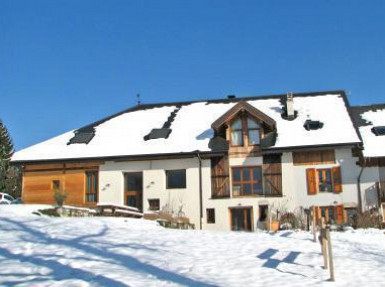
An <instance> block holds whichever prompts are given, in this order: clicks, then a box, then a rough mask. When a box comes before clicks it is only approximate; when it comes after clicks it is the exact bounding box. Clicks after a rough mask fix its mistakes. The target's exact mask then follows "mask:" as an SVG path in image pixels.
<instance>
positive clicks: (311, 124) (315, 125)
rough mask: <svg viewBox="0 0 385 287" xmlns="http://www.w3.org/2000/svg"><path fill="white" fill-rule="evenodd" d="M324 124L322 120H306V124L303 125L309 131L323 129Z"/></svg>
mask: <svg viewBox="0 0 385 287" xmlns="http://www.w3.org/2000/svg"><path fill="white" fill-rule="evenodd" d="M323 126H324V124H323V123H322V122H320V121H312V120H306V122H305V124H304V125H303V127H304V128H305V129H306V130H307V131H310V130H318V129H322V127H323Z"/></svg>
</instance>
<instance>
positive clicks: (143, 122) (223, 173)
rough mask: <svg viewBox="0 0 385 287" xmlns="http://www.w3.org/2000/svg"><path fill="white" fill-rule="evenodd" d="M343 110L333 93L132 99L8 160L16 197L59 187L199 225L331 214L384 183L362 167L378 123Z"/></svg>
mask: <svg viewBox="0 0 385 287" xmlns="http://www.w3.org/2000/svg"><path fill="white" fill-rule="evenodd" d="M358 112H359V111H358ZM353 114H354V115H356V116H357V110H355V109H351V107H350V106H349V103H348V100H347V97H346V95H345V93H344V92H343V91H329V92H318V93H298V94H290V93H289V94H286V95H275V96H264V97H249V98H236V97H234V96H229V97H228V98H226V99H221V100H210V101H196V102H179V103H165V104H151V105H147V104H146V105H138V106H135V107H132V108H130V109H128V110H125V111H122V112H120V113H118V114H115V115H112V116H110V117H108V118H105V119H102V120H100V121H97V122H95V123H92V124H90V125H87V126H85V127H82V128H79V129H77V130H72V131H69V132H67V133H64V134H62V135H59V136H57V137H55V138H52V139H49V140H47V141H45V142H42V143H39V144H37V145H34V146H31V147H29V148H26V149H24V150H21V151H18V152H17V153H15V154H14V156H13V158H12V161H13V162H14V163H18V164H21V165H22V166H23V194H22V197H23V200H24V202H26V203H54V199H53V190H54V189H57V188H60V189H63V190H65V191H66V192H67V194H68V197H67V200H66V204H69V205H77V206H94V205H95V204H97V203H114V204H121V205H129V206H134V207H137V208H138V209H140V210H142V211H143V212H152V211H158V210H168V211H170V212H174V213H177V214H179V215H180V214H182V215H184V216H186V217H188V218H189V219H190V221H191V222H192V223H194V224H195V226H196V227H197V228H201V229H212V230H214V229H215V230H249V231H251V230H256V229H257V228H258V227H261V226H263V223H264V221H265V220H266V216H267V214H269V212H274V211H276V210H283V209H285V210H288V211H295V210H304V209H307V208H309V207H315V208H316V211H317V216H318V217H320V216H325V217H326V218H327V219H328V220H333V221H335V222H337V223H343V222H346V221H347V220H348V218H349V216H351V215H352V214H354V213H355V212H356V210H357V208H364V207H365V206H368V205H371V204H372V202H371V201H370V200H371V199H370V200H369V199H366V195H367V194H371V193H372V191H371V189H372V188H373V186H376V183H377V182H380V181H381V180H382V181H383V180H384V179H383V178H382V179H381V180H380V176H379V167H378V166H375V167H374V166H373V167H366V166H365V165H364V164H363V163H364V162H365V160H364V158H372V155H371V152H370V150H371V148H370V146H371V144H372V143H371V138H373V137H376V135H375V132H379V133H381V132H382V131H383V130H381V125H383V124H382V123H381V125H379V126H377V123H375V122H374V123H373V125H375V126H374V127H373V128H377V131H375V132H374V133H372V134H369V136H368V137H367V132H366V130H367V129H369V128H371V127H369V126H368V123H364V124H362V125H361V124H359V125H357V124H356V123H355V122H354V121H353V117H354V116H353ZM362 116H363V117H364V119H366V118H365V117H366V114H363V115H362ZM356 118H357V117H356ZM383 118H384V117H383ZM384 125H385V124H384ZM358 127H359V129H360V131H361V133H362V134H363V139H364V142H362V139H361V135H360V133H359V130H358ZM378 138H380V137H378ZM382 139H385V137H384V138H382ZM363 143H364V147H365V150H364V152H363V153H362V151H361V150H362V144H363ZM375 145H377V144H375ZM380 145H381V144H380ZM382 146H384V145H383V144H382ZM380 149H381V148H380ZM381 152H382V153H385V150H384V148H382V150H381ZM381 156H383V155H381ZM377 157H378V155H377V154H376V156H375V158H377ZM363 168H364V169H363ZM383 174H384V173H383ZM359 190H360V191H359ZM360 195H361V196H360ZM362 198H364V199H365V200H362ZM368 198H370V196H368ZM376 199H377V198H376ZM362 201H363V203H362ZM362 205H364V207H363V206H362Z"/></svg>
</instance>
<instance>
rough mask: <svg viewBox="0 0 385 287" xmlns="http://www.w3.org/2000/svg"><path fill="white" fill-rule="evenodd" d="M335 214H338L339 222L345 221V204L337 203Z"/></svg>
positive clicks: (337, 219)
mask: <svg viewBox="0 0 385 287" xmlns="http://www.w3.org/2000/svg"><path fill="white" fill-rule="evenodd" d="M334 211H335V214H336V221H337V224H341V223H344V222H345V216H344V206H343V205H337V206H336V207H335V210H334Z"/></svg>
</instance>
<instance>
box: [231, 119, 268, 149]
mask: <svg viewBox="0 0 385 287" xmlns="http://www.w3.org/2000/svg"><path fill="white" fill-rule="evenodd" d="M230 131H231V133H230V136H231V145H232V146H243V145H244V143H243V135H244V134H245V135H247V144H248V145H251V146H252V145H259V144H260V142H261V135H260V125H259V123H258V122H257V121H255V120H253V119H252V118H250V117H247V118H246V117H245V116H241V117H238V118H237V119H236V120H235V121H234V122H233V123H232V124H231V125H230Z"/></svg>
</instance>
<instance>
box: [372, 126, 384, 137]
mask: <svg viewBox="0 0 385 287" xmlns="http://www.w3.org/2000/svg"><path fill="white" fill-rule="evenodd" d="M372 133H374V134H375V135H376V136H384V135H385V126H377V127H373V128H372Z"/></svg>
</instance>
